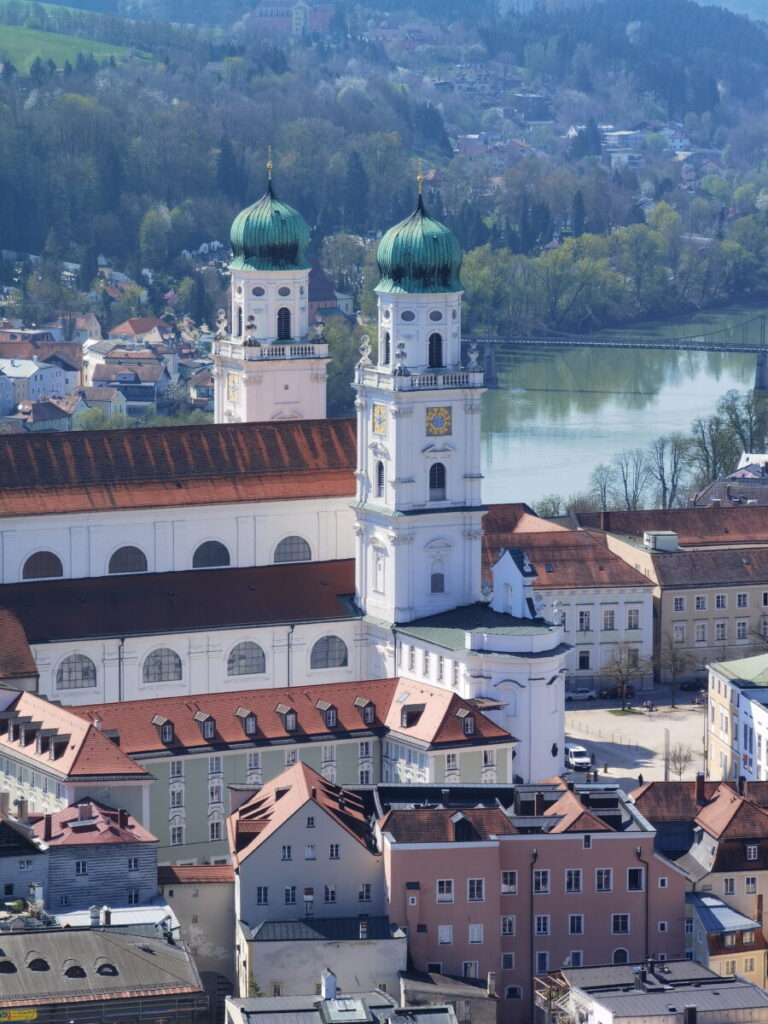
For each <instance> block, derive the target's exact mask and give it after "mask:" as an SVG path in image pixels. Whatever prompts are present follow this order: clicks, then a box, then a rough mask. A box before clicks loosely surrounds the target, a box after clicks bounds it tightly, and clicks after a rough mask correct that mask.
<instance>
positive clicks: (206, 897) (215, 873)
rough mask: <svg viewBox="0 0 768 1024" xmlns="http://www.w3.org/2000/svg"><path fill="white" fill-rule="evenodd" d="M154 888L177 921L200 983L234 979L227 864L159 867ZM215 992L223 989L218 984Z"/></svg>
mask: <svg viewBox="0 0 768 1024" xmlns="http://www.w3.org/2000/svg"><path fill="white" fill-rule="evenodd" d="M157 884H158V887H159V889H160V893H161V895H162V898H163V899H164V900H165V901H166V902H167V903H168V905H169V906H170V907H171V908H172V909H173V912H174V914H175V916H176V918H177V919H178V921H179V931H180V936H181V940H182V942H183V943H184V945H185V946H186V947H187V949H188V950H189V952H190V953H191V954H192V956H193V957H194V960H195V963H196V965H197V969H198V970H199V971H200V977H201V978H202V980H203V983H204V984H206V987H208V979H209V978H211V979H216V980H217V982H219V979H221V978H224V979H226V981H227V982H228V986H227V987H228V991H229V992H231V991H232V982H233V981H234V978H235V874H234V869H233V868H232V865H231V864H197V865H180V864H174V865H167V864H166V865H161V866H160V867H159V868H158V869H157ZM217 987H218V988H222V987H224V986H222V985H221V983H220V982H219V984H218V986H217Z"/></svg>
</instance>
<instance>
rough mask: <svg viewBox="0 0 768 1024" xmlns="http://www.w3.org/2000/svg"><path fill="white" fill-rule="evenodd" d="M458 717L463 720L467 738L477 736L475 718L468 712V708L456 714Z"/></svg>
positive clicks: (461, 709)
mask: <svg viewBox="0 0 768 1024" xmlns="http://www.w3.org/2000/svg"><path fill="white" fill-rule="evenodd" d="M456 717H457V718H460V719H461V720H462V726H463V728H464V735H465V736H474V735H475V716H474V715H473V714H472V713H471V712H470V711H468V710H467V709H466V708H460V709H459V710H458V711H457V712H456Z"/></svg>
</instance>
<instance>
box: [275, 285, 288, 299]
mask: <svg viewBox="0 0 768 1024" xmlns="http://www.w3.org/2000/svg"><path fill="white" fill-rule="evenodd" d="M277 294H278V295H282V296H283V298H285V296H286V295H290V294H291V289H290V288H286V287H285V285H283V287H282V288H278V289H277Z"/></svg>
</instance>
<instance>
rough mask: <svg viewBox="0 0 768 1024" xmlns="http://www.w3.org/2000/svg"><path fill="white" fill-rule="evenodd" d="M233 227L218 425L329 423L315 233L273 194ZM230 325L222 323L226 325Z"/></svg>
mask: <svg viewBox="0 0 768 1024" xmlns="http://www.w3.org/2000/svg"><path fill="white" fill-rule="evenodd" d="M269 167H270V181H269V186H268V188H267V191H266V193H265V194H264V195H263V196H262V197H261V199H259V200H258V201H257V202H256V203H254V204H253V205H252V206H249V207H247V208H246V209H245V210H242V211H241V212H240V213H239V214H238V215H237V217H235V220H234V222H233V224H232V230H231V232H230V239H231V242H232V252H233V257H232V261H231V263H230V265H229V266H230V271H231V275H232V284H231V302H230V317H229V325H230V329H229V331H227V330H226V324H225V323H220V328H219V331H218V332H217V335H216V340H215V343H214V364H215V370H214V376H215V393H214V418H215V421H216V423H244V422H253V421H257V420H280V419H324V418H325V415H326V366H327V364H328V346H327V344H326V342H325V340H324V339H323V337H322V335H321V334H320V333H316V332H315V331H314V330H313V331H312V333H311V334H310V333H309V324H308V314H307V310H308V306H309V261H308V259H307V250H308V248H309V226H308V225H307V222H306V221H305V220H304V218H303V217H302V216H301V214H300V213H298V212H297V211H296V210H294V209H293V207H292V206H289V205H288V204H287V203H284V202H282V201H281V200H280V199H278V198H277V196H276V195H275V193H274V190H273V188H272V180H271V177H272V175H271V163H270V165H269ZM221 319H222V320H223V319H224V318H223V317H222V318H221Z"/></svg>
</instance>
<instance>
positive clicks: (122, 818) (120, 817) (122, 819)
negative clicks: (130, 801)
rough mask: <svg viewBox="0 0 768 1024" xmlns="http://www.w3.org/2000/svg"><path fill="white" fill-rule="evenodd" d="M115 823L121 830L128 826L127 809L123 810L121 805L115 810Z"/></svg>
mask: <svg viewBox="0 0 768 1024" xmlns="http://www.w3.org/2000/svg"><path fill="white" fill-rule="evenodd" d="M117 824H118V825H119V826H120V828H121V829H123V830H125V829H127V828H128V811H126V810H123V808H122V807H121V808H120V810H119V811H118V812H117Z"/></svg>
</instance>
